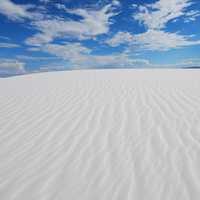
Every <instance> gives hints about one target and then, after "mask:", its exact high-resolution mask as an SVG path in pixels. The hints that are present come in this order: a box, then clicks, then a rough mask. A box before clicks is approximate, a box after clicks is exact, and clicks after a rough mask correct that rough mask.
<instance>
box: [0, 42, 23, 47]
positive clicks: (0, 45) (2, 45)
mask: <svg viewBox="0 0 200 200" xmlns="http://www.w3.org/2000/svg"><path fill="white" fill-rule="evenodd" d="M18 47H20V45H19V44H14V43H7V42H0V48H18Z"/></svg>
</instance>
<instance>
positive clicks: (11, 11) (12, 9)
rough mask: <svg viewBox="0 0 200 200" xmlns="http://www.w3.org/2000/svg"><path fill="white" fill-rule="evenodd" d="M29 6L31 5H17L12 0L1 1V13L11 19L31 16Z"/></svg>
mask: <svg viewBox="0 0 200 200" xmlns="http://www.w3.org/2000/svg"><path fill="white" fill-rule="evenodd" d="M28 8H29V6H22V5H17V4H15V3H13V2H12V1H10V0H1V1H0V13H2V14H4V15H5V16H7V17H8V18H9V19H11V20H22V19H24V18H29V17H30V13H29V12H28Z"/></svg>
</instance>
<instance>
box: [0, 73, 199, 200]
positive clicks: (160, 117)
mask: <svg viewBox="0 0 200 200" xmlns="http://www.w3.org/2000/svg"><path fill="white" fill-rule="evenodd" d="M0 199H1V200H133V199H135V200H149V199H151V200H178V199H180V200H199V199H200V71H198V70H185V71H184V70H99V71H98V70H97V71H95V70H86V71H73V72H53V73H43V74H34V75H27V76H20V77H12V78H7V79H0Z"/></svg>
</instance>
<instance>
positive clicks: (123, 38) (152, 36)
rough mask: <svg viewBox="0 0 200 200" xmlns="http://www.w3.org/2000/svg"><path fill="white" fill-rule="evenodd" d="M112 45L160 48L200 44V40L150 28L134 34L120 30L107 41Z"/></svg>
mask: <svg viewBox="0 0 200 200" xmlns="http://www.w3.org/2000/svg"><path fill="white" fill-rule="evenodd" d="M106 43H107V44H109V45H110V46H112V47H116V46H118V45H120V44H127V45H129V46H131V47H133V46H134V47H138V48H139V49H140V50H141V49H142V50H144V49H145V50H159V51H166V50H169V49H175V48H181V47H186V46H191V45H200V40H191V36H184V35H180V34H178V33H170V32H165V31H162V30H148V31H147V32H144V33H141V34H136V35H132V34H131V33H128V32H119V33H117V34H116V35H115V36H114V37H113V38H111V39H109V40H107V41H106Z"/></svg>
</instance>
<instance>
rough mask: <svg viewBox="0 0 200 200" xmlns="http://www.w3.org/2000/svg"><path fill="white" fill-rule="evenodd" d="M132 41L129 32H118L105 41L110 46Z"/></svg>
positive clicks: (132, 37) (132, 38)
mask: <svg viewBox="0 0 200 200" xmlns="http://www.w3.org/2000/svg"><path fill="white" fill-rule="evenodd" d="M133 41H134V36H133V35H132V34H131V33H129V32H118V33H117V34H116V35H115V36H114V37H112V38H111V39H109V40H107V41H106V43H107V44H109V45H110V46H112V47H116V46H119V45H120V44H126V43H128V44H130V43H132V42H133Z"/></svg>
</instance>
